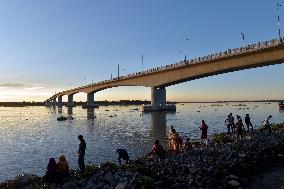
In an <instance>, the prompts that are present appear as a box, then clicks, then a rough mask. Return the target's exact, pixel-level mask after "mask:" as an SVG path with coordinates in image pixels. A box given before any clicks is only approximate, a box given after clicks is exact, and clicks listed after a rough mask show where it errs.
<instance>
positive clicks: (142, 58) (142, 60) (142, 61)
mask: <svg viewBox="0 0 284 189" xmlns="http://www.w3.org/2000/svg"><path fill="white" fill-rule="evenodd" d="M141 63H142V71H143V70H144V57H143V54H142V56H141Z"/></svg>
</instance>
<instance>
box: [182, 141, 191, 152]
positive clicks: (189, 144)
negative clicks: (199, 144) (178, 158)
mask: <svg viewBox="0 0 284 189" xmlns="http://www.w3.org/2000/svg"><path fill="white" fill-rule="evenodd" d="M183 149H184V152H185V153H187V152H188V151H189V150H190V149H192V144H191V142H190V138H187V139H186V143H185V144H184V147H183Z"/></svg>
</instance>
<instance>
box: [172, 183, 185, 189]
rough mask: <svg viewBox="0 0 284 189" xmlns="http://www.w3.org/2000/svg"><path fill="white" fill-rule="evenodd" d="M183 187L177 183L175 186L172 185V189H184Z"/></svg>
mask: <svg viewBox="0 0 284 189" xmlns="http://www.w3.org/2000/svg"><path fill="white" fill-rule="evenodd" d="M182 187H183V186H182V184H180V183H175V184H173V185H171V187H170V189H180V188H182Z"/></svg>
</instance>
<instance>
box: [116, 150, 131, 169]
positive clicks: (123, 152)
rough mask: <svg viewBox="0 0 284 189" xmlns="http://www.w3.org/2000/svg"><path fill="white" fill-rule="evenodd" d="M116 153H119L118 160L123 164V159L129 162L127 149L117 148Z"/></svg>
mask: <svg viewBox="0 0 284 189" xmlns="http://www.w3.org/2000/svg"><path fill="white" fill-rule="evenodd" d="M116 153H118V158H117V159H118V162H119V164H120V165H121V159H123V160H125V163H128V162H129V156H128V153H127V151H126V150H125V149H117V150H116Z"/></svg>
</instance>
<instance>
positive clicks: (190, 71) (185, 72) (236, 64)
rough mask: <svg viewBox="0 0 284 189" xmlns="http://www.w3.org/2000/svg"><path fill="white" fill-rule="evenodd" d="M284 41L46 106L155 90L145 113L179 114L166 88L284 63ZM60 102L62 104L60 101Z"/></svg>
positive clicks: (97, 86)
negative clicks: (111, 92)
mask: <svg viewBox="0 0 284 189" xmlns="http://www.w3.org/2000/svg"><path fill="white" fill-rule="evenodd" d="M283 41H284V38H279V39H273V40H270V41H265V42H259V43H256V44H251V45H247V46H244V47H240V48H235V49H227V50H226V51H223V52H219V53H213V54H209V55H207V56H203V57H198V58H194V59H191V60H185V61H182V62H178V63H175V64H171V65H166V66H162V67H157V68H153V69H149V70H146V71H143V72H137V73H133V74H129V75H126V76H121V77H117V78H114V79H111V80H105V81H100V82H97V83H93V84H89V85H84V86H81V87H77V88H73V89H69V90H65V91H62V92H59V93H57V94H55V95H53V96H52V97H50V98H49V99H47V100H46V103H50V102H52V103H53V105H56V104H58V106H59V107H62V96H64V95H68V102H67V106H70V107H72V106H73V95H74V94H76V93H79V92H84V93H86V94H87V106H88V107H90V108H91V107H94V106H95V104H94V94H95V93H96V92H99V91H101V90H104V89H107V88H112V87H118V86H145V87H151V105H150V106H145V107H144V109H145V110H147V111H148V110H149V111H159V110H175V105H170V104H166V87H167V86H171V85H175V84H178V83H182V82H186V81H191V80H195V79H200V78H204V77H208V76H213V75H217V74H223V73H228V72H234V71H239V70H243V69H250V68H256V67H262V66H269V65H274V64H281V63H283V62H284V43H283ZM57 98H58V103H56V99H57Z"/></svg>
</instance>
